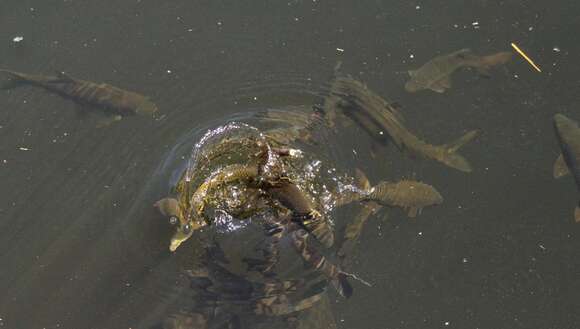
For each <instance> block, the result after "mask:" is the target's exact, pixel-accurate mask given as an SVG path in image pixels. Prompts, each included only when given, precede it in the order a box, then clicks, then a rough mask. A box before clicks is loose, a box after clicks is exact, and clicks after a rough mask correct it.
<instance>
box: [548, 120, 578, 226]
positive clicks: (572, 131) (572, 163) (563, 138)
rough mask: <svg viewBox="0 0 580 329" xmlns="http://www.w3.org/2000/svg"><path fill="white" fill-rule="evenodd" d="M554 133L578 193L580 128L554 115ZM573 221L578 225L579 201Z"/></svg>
mask: <svg viewBox="0 0 580 329" xmlns="http://www.w3.org/2000/svg"><path fill="white" fill-rule="evenodd" d="M554 131H555V133H556V138H557V140H558V143H559V144H560V149H561V150H562V156H563V158H564V162H565V163H566V165H567V166H568V169H570V172H571V173H572V176H574V180H575V182H576V187H577V188H578V190H579V191H580V127H578V123H577V122H576V121H573V120H571V119H569V118H568V117H566V116H565V115H563V114H560V113H558V114H556V115H554ZM574 220H575V221H576V222H577V223H580V201H579V202H578V204H577V205H576V208H575V209H574Z"/></svg>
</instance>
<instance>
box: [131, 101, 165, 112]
mask: <svg viewBox="0 0 580 329" xmlns="http://www.w3.org/2000/svg"><path fill="white" fill-rule="evenodd" d="M157 111H159V109H158V108H157V105H156V104H155V103H153V102H152V101H151V100H149V99H144V100H143V101H142V102H139V105H137V108H136V109H135V112H136V113H137V114H139V115H153V114H155V113H156V112H157Z"/></svg>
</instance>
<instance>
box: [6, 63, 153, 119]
mask: <svg viewBox="0 0 580 329" xmlns="http://www.w3.org/2000/svg"><path fill="white" fill-rule="evenodd" d="M0 72H2V73H6V74H8V75H9V76H10V81H9V82H8V83H6V84H5V85H4V86H3V87H2V89H9V88H14V87H17V86H19V85H21V84H30V85H34V86H39V87H42V88H44V89H46V90H48V91H51V92H53V93H56V94H58V95H61V96H63V97H66V98H70V99H72V100H73V101H75V102H77V103H81V104H88V105H92V106H97V107H101V108H103V109H104V110H105V111H107V112H110V113H112V114H114V115H115V116H116V119H115V120H119V119H120V118H121V117H123V116H128V115H135V114H141V115H152V114H153V113H155V112H157V105H155V104H154V103H153V102H151V101H150V100H149V98H147V97H146V96H143V95H141V94H138V93H135V92H132V91H128V90H123V89H121V88H117V87H114V86H111V85H109V84H106V83H95V82H91V81H85V80H78V79H74V78H71V77H70V76H68V75H66V74H64V73H60V74H59V75H58V76H56V77H51V76H42V75H32V74H24V73H19V72H14V71H9V70H0Z"/></svg>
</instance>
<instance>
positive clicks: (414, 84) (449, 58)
mask: <svg viewBox="0 0 580 329" xmlns="http://www.w3.org/2000/svg"><path fill="white" fill-rule="evenodd" d="M511 57H512V53H511V52H507V51H503V52H498V53H495V54H492V55H488V56H477V55H474V54H472V53H471V50H469V49H461V50H458V51H456V52H453V53H451V54H447V55H441V56H437V57H435V58H433V59H432V60H430V61H428V62H427V63H425V64H423V66H421V67H420V68H418V69H416V70H410V71H409V76H410V80H409V81H407V83H406V84H405V90H407V91H408V92H417V91H420V90H423V89H430V90H433V91H435V92H438V93H443V92H445V90H446V89H449V88H451V75H452V74H453V72H455V71H456V70H458V69H460V68H462V67H473V68H475V69H477V71H479V72H480V73H481V74H482V75H485V76H488V75H489V69H490V68H492V67H494V66H497V65H501V64H505V63H507V62H508V61H509V60H510V59H511Z"/></svg>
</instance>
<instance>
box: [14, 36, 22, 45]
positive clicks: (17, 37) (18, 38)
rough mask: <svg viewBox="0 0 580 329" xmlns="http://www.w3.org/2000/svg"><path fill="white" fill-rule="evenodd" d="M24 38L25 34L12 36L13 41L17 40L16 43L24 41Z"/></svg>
mask: <svg viewBox="0 0 580 329" xmlns="http://www.w3.org/2000/svg"><path fill="white" fill-rule="evenodd" d="M22 40H24V37H23V36H21V35H17V36H15V37H14V38H12V41H13V42H16V43H18V42H20V41H22Z"/></svg>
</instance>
